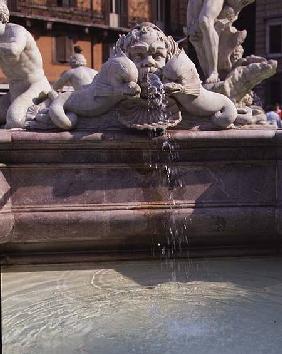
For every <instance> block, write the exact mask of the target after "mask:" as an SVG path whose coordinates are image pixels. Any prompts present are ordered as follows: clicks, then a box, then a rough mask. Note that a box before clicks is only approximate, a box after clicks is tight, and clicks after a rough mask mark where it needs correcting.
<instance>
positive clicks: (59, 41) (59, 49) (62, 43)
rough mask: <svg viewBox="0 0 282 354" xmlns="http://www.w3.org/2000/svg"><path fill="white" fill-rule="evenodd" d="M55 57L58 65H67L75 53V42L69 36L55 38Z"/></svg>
mask: <svg viewBox="0 0 282 354" xmlns="http://www.w3.org/2000/svg"><path fill="white" fill-rule="evenodd" d="M54 50H55V55H54V59H55V62H56V63H61V64H65V63H68V61H69V57H70V56H71V55H72V53H73V41H72V39H70V38H69V37H67V36H58V37H55V46H54Z"/></svg>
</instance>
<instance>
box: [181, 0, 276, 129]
mask: <svg viewBox="0 0 282 354" xmlns="http://www.w3.org/2000/svg"><path fill="white" fill-rule="evenodd" d="M254 1H255V0H225V1H221V0H219V1H218V0H189V2H188V7H187V34H188V36H189V39H190V41H191V43H192V44H193V45H194V47H195V49H196V52H197V55H198V59H199V63H200V65H201V68H202V70H203V73H204V75H205V78H206V79H207V80H206V83H205V85H204V87H205V88H206V89H208V90H211V91H214V92H218V93H222V94H224V95H225V96H227V97H229V98H230V99H231V100H232V101H233V102H234V104H235V105H236V107H237V109H238V117H237V120H236V122H235V124H237V123H238V124H239V125H245V124H246V125H248V124H258V123H259V124H265V122H266V115H265V113H264V111H263V109H262V108H261V107H257V106H255V105H253V98H252V99H250V97H253V95H252V90H253V89H254V87H255V86H256V85H258V84H259V83H261V82H262V81H263V80H265V79H267V78H269V77H271V76H272V75H274V74H275V73H276V69H277V62H276V61H275V60H266V59H265V58H262V57H258V56H254V55H252V56H248V57H245V58H244V57H243V54H244V49H243V47H242V43H243V42H244V40H245V38H246V36H247V31H238V30H237V29H236V28H235V27H234V26H233V23H234V21H236V19H237V18H238V15H239V13H240V11H241V10H242V9H243V8H244V7H245V6H247V5H249V4H250V3H253V2H254ZM211 45H212V46H213V50H210V47H209V46H211ZM211 63H212V64H213V68H214V67H216V74H214V75H212V76H209V75H210V71H209V69H208V68H210V67H211ZM211 77H212V79H211ZM250 102H251V103H250Z"/></svg>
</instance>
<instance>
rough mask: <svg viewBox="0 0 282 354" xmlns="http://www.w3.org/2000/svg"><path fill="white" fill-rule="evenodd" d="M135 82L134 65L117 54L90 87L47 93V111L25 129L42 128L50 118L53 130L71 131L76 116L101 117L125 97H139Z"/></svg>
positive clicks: (43, 111)
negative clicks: (54, 128)
mask: <svg viewBox="0 0 282 354" xmlns="http://www.w3.org/2000/svg"><path fill="white" fill-rule="evenodd" d="M137 81H138V71H137V68H136V66H135V65H134V63H133V62H132V61H131V60H130V59H129V58H128V57H127V56H126V55H124V54H123V53H121V52H117V53H116V54H115V55H114V56H112V57H111V58H110V59H109V60H108V61H107V62H106V63H105V64H104V65H103V66H102V68H101V70H100V71H99V73H98V74H97V75H96V76H95V77H94V80H93V82H92V83H91V84H90V85H88V86H86V87H82V88H81V89H80V90H77V91H74V92H65V93H62V94H56V93H55V91H54V90H53V91H51V92H50V93H49V94H48V97H49V99H48V101H50V104H47V106H49V107H48V109H46V105H45V106H43V108H42V109H40V110H39V111H38V112H37V115H36V117H35V119H33V120H30V121H29V122H28V127H29V128H41V129H44V128H45V127H48V126H49V125H50V122H49V121H48V120H49V118H50V119H51V121H52V123H53V124H54V125H55V126H56V127H58V128H60V129H63V130H71V129H73V128H74V127H75V126H76V124H77V120H78V117H79V116H83V117H90V118H91V117H95V116H99V115H102V114H104V113H106V112H108V111H111V110H112V109H113V108H114V107H115V106H116V105H117V104H118V103H120V102H121V101H123V100H125V99H126V97H129V96H138V95H139V94H140V91H141V89H140V87H139V86H138V84H137ZM44 103H45V102H43V104H44ZM48 103H49V102H48Z"/></svg>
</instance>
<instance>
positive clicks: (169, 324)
mask: <svg viewBox="0 0 282 354" xmlns="http://www.w3.org/2000/svg"><path fill="white" fill-rule="evenodd" d="M2 323H3V332H2V333H3V344H4V345H3V353H5V354H17V353H20V354H31V353H36V354H45V353H54V354H56V353H68V354H72V353H93V354H127V353H137V354H139V353H140V354H141V353H146V354H151V353H152V354H159V353H160V354H161V353H162V354H183V353H197V354H201V353H217V354H218V353H224V354H228V353H238V354H239V353H240V354H241V353H275V354H278V353H281V352H282V349H281V348H282V260H281V259H279V258H255V259H246V258H239V259H238V258H237V259H235V258H233V259H209V260H199V261H195V260H194V261H166V262H165V261H163V262H161V261H160V262H158V261H150V262H118V263H96V264H81V265H77V264H69V265H64V266H62V265H61V266H59V265H58V266H56V265H53V266H29V267H7V268H6V269H4V272H3V274H2Z"/></svg>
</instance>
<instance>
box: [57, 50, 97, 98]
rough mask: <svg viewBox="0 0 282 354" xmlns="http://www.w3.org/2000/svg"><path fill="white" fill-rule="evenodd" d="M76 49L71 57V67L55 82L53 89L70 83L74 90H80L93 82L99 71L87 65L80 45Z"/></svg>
mask: <svg viewBox="0 0 282 354" xmlns="http://www.w3.org/2000/svg"><path fill="white" fill-rule="evenodd" d="M77 48H79V49H77ZM74 51H75V52H74V54H73V55H72V56H71V57H70V59H69V64H70V67H71V69H69V70H67V71H65V72H63V73H62V75H61V77H60V78H59V79H58V80H57V81H56V82H54V84H53V89H54V90H56V91H57V90H59V89H61V88H63V86H65V85H70V86H72V87H73V88H74V90H79V89H80V88H81V87H83V86H86V85H89V84H91V82H92V80H93V79H94V76H95V75H97V73H98V71H96V70H94V69H91V68H88V67H87V66H86V64H87V62H86V58H85V57H84V55H83V54H82V50H81V49H80V47H78V46H76V47H74Z"/></svg>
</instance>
